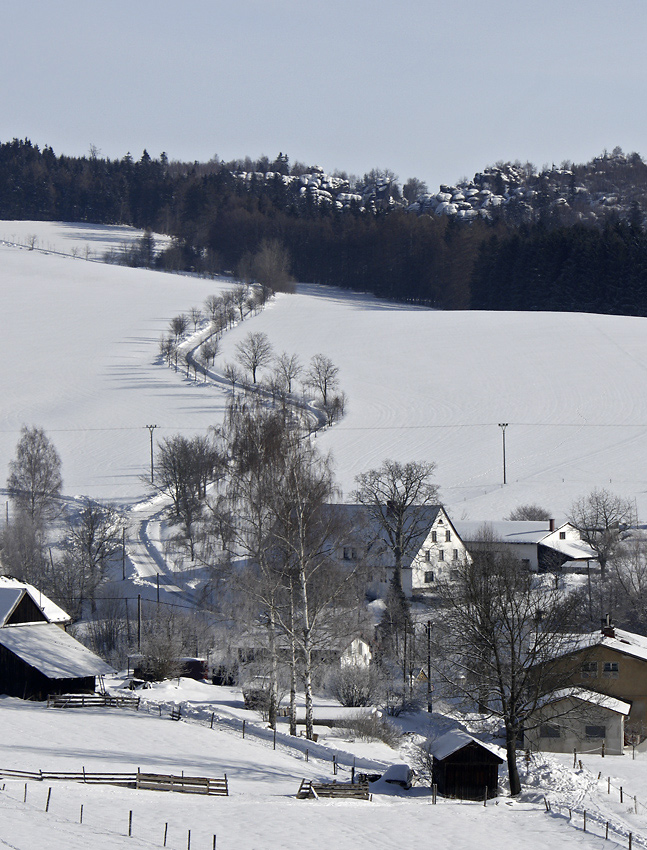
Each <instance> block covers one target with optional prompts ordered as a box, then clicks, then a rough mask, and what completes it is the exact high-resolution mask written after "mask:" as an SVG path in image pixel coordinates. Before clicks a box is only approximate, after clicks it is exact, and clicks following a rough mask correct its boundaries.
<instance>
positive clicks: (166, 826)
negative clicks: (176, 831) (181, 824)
mask: <svg viewBox="0 0 647 850" xmlns="http://www.w3.org/2000/svg"><path fill="white" fill-rule="evenodd" d="M167 832H168V823H165V824H164V847H166V833H167Z"/></svg>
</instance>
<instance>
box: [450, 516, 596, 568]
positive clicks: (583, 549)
mask: <svg viewBox="0 0 647 850" xmlns="http://www.w3.org/2000/svg"><path fill="white" fill-rule="evenodd" d="M455 525H456V529H457V531H458V533H459V534H460V536H461V538H462V539H463V540H464V542H465V545H466V546H467V548H468V549H469V550H470V552H471V551H473V550H478V548H479V546H480V545H483V544H484V543H486V544H487V545H488V546H494V547H496V548H500V549H501V551H505V552H508V553H509V554H510V555H512V557H513V558H516V559H518V560H519V561H521V563H523V564H524V565H525V566H526V567H527V568H528V569H529V570H530V571H531V572H535V573H536V572H539V573H546V572H556V571H559V572H562V571H564V570H571V571H575V572H578V571H582V572H585V571H587V570H588V569H589V568H593V567H597V566H598V562H597V560H596V555H595V552H594V551H593V549H591V547H590V546H589V545H588V543H585V542H584V541H583V540H582V539H581V537H580V532H579V531H578V530H577V528H575V526H574V525H571V523H569V522H566V523H564V524H563V525H560V526H559V527H555V520H552V519H551V520H548V521H536V522H535V521H525V520H502V521H500V522H485V523H484V522H473V521H461V522H456V523H455Z"/></svg>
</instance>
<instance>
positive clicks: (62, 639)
mask: <svg viewBox="0 0 647 850" xmlns="http://www.w3.org/2000/svg"><path fill="white" fill-rule="evenodd" d="M69 621H70V618H69V617H68V615H67V614H66V613H65V612H64V611H63V610H62V609H61V608H59V607H58V606H57V605H56V604H55V603H53V602H52V601H51V600H49V599H47V598H46V597H44V596H43V595H42V594H40V593H39V592H38V591H37V590H36V589H35V588H33V587H32V586H31V585H28V584H25V583H24V582H20V581H18V580H17V579H14V578H12V577H10V576H0V693H4V694H7V695H9V696H14V697H20V698H21V699H36V700H44V699H46V698H47V696H48V695H49V694H60V693H93V692H94V690H95V687H96V677H97V676H102V675H104V674H106V673H111V672H113V671H112V668H111V667H110V666H109V665H108V664H106V663H105V661H103V660H102V659H101V658H99V657H98V656H97V655H95V654H94V653H93V652H91V651H90V650H89V649H88V648H87V647H85V646H83V644H82V643H79V641H77V640H75V639H74V638H73V637H72V636H71V635H68V634H67V632H65V630H64V628H63V627H64V626H65V625H66V624H67V623H68V622H69Z"/></svg>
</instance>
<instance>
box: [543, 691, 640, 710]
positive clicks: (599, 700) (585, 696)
mask: <svg viewBox="0 0 647 850" xmlns="http://www.w3.org/2000/svg"><path fill="white" fill-rule="evenodd" d="M562 699H579V700H582V702H589V703H591V704H592V705H597V706H599V707H600V708H606V709H608V710H609V711H615V712H617V713H618V714H624V715H625V717H626V716H627V715H628V714H629V712H630V711H631V703H629V702H625V701H624V700H622V699H618V698H617V697H611V696H608V695H607V694H600V693H597V692H596V691H589V690H587V689H586V688H561V689H560V690H558V691H553V693H552V694H549V695H548V696H547V697H546V698H545V699H544V700H543V705H550V704H551V703H554V702H558V701H559V700H562Z"/></svg>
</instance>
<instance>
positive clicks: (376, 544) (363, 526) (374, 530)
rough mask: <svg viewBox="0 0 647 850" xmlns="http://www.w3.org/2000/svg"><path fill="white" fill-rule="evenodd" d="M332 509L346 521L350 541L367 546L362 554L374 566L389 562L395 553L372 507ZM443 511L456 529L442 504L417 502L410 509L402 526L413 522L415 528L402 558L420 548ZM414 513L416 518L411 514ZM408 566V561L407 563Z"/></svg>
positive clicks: (416, 551) (413, 555) (409, 556)
mask: <svg viewBox="0 0 647 850" xmlns="http://www.w3.org/2000/svg"><path fill="white" fill-rule="evenodd" d="M330 507H331V509H334V510H335V512H337V514H338V515H339V518H340V521H343V522H345V523H347V524H348V527H349V528H351V529H352V534H351V537H352V540H349V541H348V542H349V543H353V542H359V541H361V542H362V544H363V545H365V546H366V547H367V550H366V552H365V553H364V554H365V557H366V558H367V559H369V560H370V561H371V563H372V565H373V566H392V565H393V562H394V555H393V550H392V548H391V546H390V545H389V544H388V542H387V541H386V539H385V533H384V530H383V529H382V527H381V526H380V524H379V523H378V522H377V521H376V519H375V517H374V515H373V514H372V512H371V509H370V508H368V507H366V506H365V505H359V504H337V505H331V506H330ZM441 512H442V516H443V518H446V520H447V522H449V523H450V527H451V528H454V529H455V525H454V524H453V523H452V522H451V520H450V519H449V517H446V514H445V512H444V509H443V507H442V505H419V506H416V508H415V511H412V513H411V517H412V518H411V519H409V520H405V528H406V527H407V525H408V522H415V525H416V529H415V534H413V536H412V538H411V540H410V541H409V547H408V549H407V551H406V552H405V553H404V559H405V561H406V560H407V559H408V560H409V562H411V561H412V560H413V559H414V558H415V556H416V555H417V554H418V552H419V551H420V548H421V546H422V545H423V543H424V542H425V540H426V539H427V536H428V534H429V531H430V530H431V527H432V526H433V524H434V522H435V521H436V519H437V518H438V515H439V514H440V513H441ZM413 517H415V518H413ZM406 566H408V564H406Z"/></svg>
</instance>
